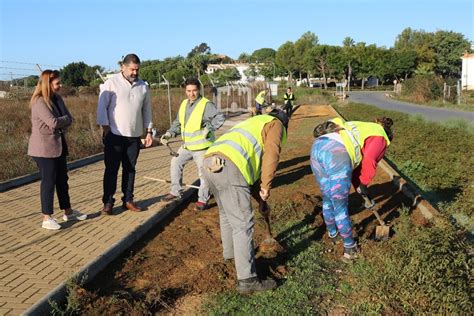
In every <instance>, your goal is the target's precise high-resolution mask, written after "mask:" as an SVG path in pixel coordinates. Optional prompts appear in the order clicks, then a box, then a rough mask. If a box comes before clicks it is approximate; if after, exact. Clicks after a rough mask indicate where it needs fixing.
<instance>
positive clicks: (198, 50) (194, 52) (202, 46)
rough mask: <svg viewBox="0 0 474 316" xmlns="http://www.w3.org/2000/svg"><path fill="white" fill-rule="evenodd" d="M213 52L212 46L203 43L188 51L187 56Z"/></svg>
mask: <svg viewBox="0 0 474 316" xmlns="http://www.w3.org/2000/svg"><path fill="white" fill-rule="evenodd" d="M210 53H211V48H210V47H209V45H207V44H206V43H201V44H199V45H196V46H194V48H193V49H191V51H190V52H189V53H188V56H187V58H192V57H194V56H196V55H208V54H210Z"/></svg>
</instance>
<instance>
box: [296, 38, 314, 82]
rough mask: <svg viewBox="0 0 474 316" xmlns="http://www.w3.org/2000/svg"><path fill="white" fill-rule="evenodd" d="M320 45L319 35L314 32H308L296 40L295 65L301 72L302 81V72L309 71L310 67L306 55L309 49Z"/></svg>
mask: <svg viewBox="0 0 474 316" xmlns="http://www.w3.org/2000/svg"><path fill="white" fill-rule="evenodd" d="M316 45H318V37H317V36H316V35H315V34H314V33H313V32H309V31H308V32H306V33H304V34H303V35H301V37H300V38H299V39H298V40H297V41H296V42H295V45H294V53H295V66H296V70H297V71H298V73H299V77H300V81H301V80H302V73H303V72H304V71H305V72H306V73H308V71H309V70H310V69H308V68H309V65H306V64H305V60H306V59H305V56H306V55H307V54H308V53H309V51H310V50H311V49H312V48H313V47H315V46H316Z"/></svg>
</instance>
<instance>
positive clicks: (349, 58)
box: [341, 36, 355, 91]
mask: <svg viewBox="0 0 474 316" xmlns="http://www.w3.org/2000/svg"><path fill="white" fill-rule="evenodd" d="M354 45H355V41H354V39H352V38H351V37H349V36H347V37H345V38H344V40H343V41H342V55H341V57H342V58H343V60H344V61H345V63H346V65H347V79H348V80H347V81H348V82H347V84H348V85H347V90H348V91H350V90H351V81H352V70H353V67H354V64H355V62H354V61H355V59H354V55H353V50H354V49H353V47H354Z"/></svg>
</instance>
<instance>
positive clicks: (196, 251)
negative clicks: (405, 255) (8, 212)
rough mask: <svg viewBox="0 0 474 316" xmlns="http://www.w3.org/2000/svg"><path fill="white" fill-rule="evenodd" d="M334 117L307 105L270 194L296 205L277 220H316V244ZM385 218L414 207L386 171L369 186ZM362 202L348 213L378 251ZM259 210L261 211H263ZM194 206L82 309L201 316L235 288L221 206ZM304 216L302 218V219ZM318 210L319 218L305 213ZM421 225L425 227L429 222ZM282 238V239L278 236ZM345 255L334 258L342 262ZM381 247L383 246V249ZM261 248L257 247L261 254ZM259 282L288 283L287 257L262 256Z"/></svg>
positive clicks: (109, 276)
mask: <svg viewBox="0 0 474 316" xmlns="http://www.w3.org/2000/svg"><path fill="white" fill-rule="evenodd" d="M334 116H335V114H334V112H333V110H332V108H330V107H327V106H314V105H313V106H311V105H307V106H302V107H300V108H299V109H298V110H297V111H296V113H295V114H294V116H293V117H292V119H291V121H290V127H289V136H288V143H287V146H284V147H283V152H282V156H281V159H280V165H279V170H278V172H277V175H276V178H275V180H274V186H275V188H274V189H273V190H272V191H271V197H270V200H269V203H270V204H273V205H275V204H278V203H289V202H291V203H293V205H297V206H298V207H297V208H296V209H293V212H294V213H295V214H274V215H273V217H272V220H273V221H284V220H287V219H294V218H304V217H305V216H306V217H308V216H309V217H310V219H311V221H313V224H312V225H313V227H314V230H315V233H314V239H315V241H316V242H318V241H319V242H327V240H326V239H327V237H326V235H327V234H324V232H325V227H324V224H323V220H322V216H321V198H320V192H319V189H318V187H317V185H316V183H315V180H314V176H313V175H312V172H311V169H310V166H309V151H310V146H311V144H312V141H313V137H312V129H313V127H314V126H315V125H316V124H318V123H320V122H322V121H323V120H326V119H328V118H330V117H334ZM370 190H371V192H373V195H374V198H375V201H376V203H377V206H376V208H377V210H378V211H379V212H380V214H381V215H382V217H383V218H384V219H385V220H386V221H387V222H388V223H389V224H393V222H394V221H396V218H397V217H398V212H397V211H396V209H397V208H398V207H400V205H401V204H402V203H407V201H406V200H405V198H404V196H403V195H402V194H401V193H400V192H396V191H395V189H393V186H392V184H391V182H390V177H389V175H387V174H384V173H383V171H382V170H381V168H379V170H378V173H377V176H376V178H375V180H374V182H373V184H372V185H371V186H370ZM360 205H361V199H360V198H359V197H358V196H356V194H354V193H353V194H351V195H350V198H349V207H350V210H351V217H352V220H353V223H354V230H355V233H356V234H357V235H358V236H364V237H365V238H367V239H368V241H367V242H366V243H365V249H362V251H363V252H365V251H370V248H371V247H373V246H374V245H375V242H374V241H372V238H373V236H374V232H375V227H376V226H377V222H376V219H375V216H374V215H373V214H372V212H371V211H368V210H364V209H361V207H360ZM256 207H257V206H256V204H255V209H256ZM193 208H194V203H193V202H192V201H191V203H190V204H189V205H187V206H185V207H184V208H183V209H181V210H177V211H176V213H175V214H174V217H173V218H170V219H168V220H167V221H166V222H165V223H163V224H162V225H160V226H159V227H156V228H154V229H153V231H151V232H150V233H148V234H147V236H146V237H145V238H144V239H143V240H141V241H140V242H138V243H137V244H136V245H135V246H134V247H133V248H132V249H131V251H130V253H128V254H127V255H125V256H124V257H122V258H120V259H117V260H116V261H115V262H113V263H112V264H111V265H110V266H109V267H107V268H106V270H105V271H104V272H102V273H101V274H100V275H99V276H98V277H97V278H96V279H95V280H94V281H93V282H92V283H91V284H89V285H87V286H86V288H85V289H78V290H77V294H78V295H79V297H80V300H81V302H82V303H81V304H82V307H81V309H82V311H83V312H85V313H86V314H102V315H103V314H110V315H112V314H117V313H119V314H136V315H138V314H145V313H146V314H148V313H151V314H162V313H163V314H196V313H198V312H199V309H200V307H201V304H202V302H203V298H204V297H205V296H207V295H209V294H212V293H217V292H222V291H229V290H233V288H234V287H235V282H236V280H235V268H234V265H233V262H224V260H223V258H222V246H221V242H220V233H219V217H218V209H217V205H216V204H215V202H214V201H213V200H211V208H210V209H209V210H206V211H204V212H196V211H195V210H194V209H193ZM299 210H301V212H302V214H298V212H300V211H299ZM304 210H311V213H312V214H303V213H304V212H305V211H304ZM413 216H414V219H415V221H416V222H419V223H420V224H424V222H423V219H422V217H420V216H417V214H414V215H413ZM256 218H257V224H256V228H255V245H258V244H259V243H260V242H261V241H263V239H264V233H265V228H264V227H265V226H264V225H263V221H262V219H261V217H259V216H257V215H256ZM275 237H276V239H277V240H278V235H277V236H275ZM339 247H341V249H336V250H335V251H334V252H332V253H330V254H327V255H329V256H333V257H334V260H338V259H339V258H340V256H341V255H342V245H340V246H339ZM377 247H380V243H379V244H378V246H377ZM257 250H258V249H257ZM257 267H258V268H257V269H258V273H259V275H260V276H265V275H272V276H273V277H275V278H282V277H284V275H285V274H286V273H287V272H286V268H285V256H284V254H283V255H279V256H278V257H277V258H275V259H265V258H263V257H262V256H260V255H258V259H257Z"/></svg>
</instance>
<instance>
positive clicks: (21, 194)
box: [0, 115, 247, 315]
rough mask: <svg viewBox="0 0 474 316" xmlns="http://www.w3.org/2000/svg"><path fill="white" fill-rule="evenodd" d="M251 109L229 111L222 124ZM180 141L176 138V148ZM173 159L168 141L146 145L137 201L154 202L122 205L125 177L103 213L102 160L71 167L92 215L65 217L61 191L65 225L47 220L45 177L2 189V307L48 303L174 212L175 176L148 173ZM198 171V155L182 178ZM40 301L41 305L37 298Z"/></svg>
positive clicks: (1, 311)
mask: <svg viewBox="0 0 474 316" xmlns="http://www.w3.org/2000/svg"><path fill="white" fill-rule="evenodd" d="M246 117H247V116H246V115H243V116H240V117H234V118H232V119H229V120H228V121H226V123H225V125H224V127H223V128H222V129H221V131H224V130H226V129H228V128H229V127H230V126H232V125H233V124H235V123H236V122H238V121H240V120H242V119H245V118H246ZM179 145H180V144H179V143H178V142H176V143H173V144H171V146H172V147H173V148H174V149H175V150H177V149H178V147H179ZM170 160H171V156H170V155H169V152H168V150H167V148H166V147H164V146H158V147H153V148H149V149H146V150H142V151H141V152H140V157H139V160H138V164H137V176H136V182H135V201H136V202H137V204H138V205H140V206H142V207H143V206H145V207H147V210H146V211H144V212H141V213H132V212H130V211H123V210H122V208H121V203H120V202H121V201H120V198H121V192H120V177H119V180H118V186H117V187H118V193H116V195H115V198H116V200H117V202H116V207H115V208H114V215H113V216H103V215H100V210H101V208H102V206H103V205H102V201H101V196H102V177H103V172H104V165H103V162H102V161H100V162H97V163H94V164H91V165H88V166H85V167H82V168H79V169H76V170H72V171H70V172H69V178H70V179H69V186H70V189H69V191H70V195H71V203H72V206H73V208H75V209H77V210H80V211H81V212H83V213H86V214H88V216H89V219H87V220H85V221H82V222H78V221H73V222H67V223H63V222H62V219H61V216H62V212H60V211H59V208H58V204H57V199H56V198H55V214H54V217H55V218H56V219H57V220H58V222H59V223H61V226H62V227H63V228H62V229H60V230H58V231H48V230H46V229H43V228H41V220H42V215H41V211H40V210H41V207H40V200H39V181H36V182H34V183H31V184H28V185H24V186H21V187H18V188H16V189H12V190H9V191H7V192H3V193H0V205H2V208H1V209H0V214H1V219H0V232H1V237H0V315H19V314H21V313H24V312H25V311H28V312H35V313H38V312H40V311H44V307H45V306H48V305H47V298H48V296H49V294H51V293H53V292H55V291H56V292H57V293H56V294H57V295H59V294H58V293H60V289H61V288H62V290H63V289H64V282H65V281H66V280H67V279H68V278H70V277H71V276H72V275H74V274H76V273H78V272H84V271H86V270H87V271H88V273H89V274H91V272H92V274H94V273H97V272H98V271H99V269H100V268H104V267H105V266H106V264H108V263H109V262H110V261H112V260H113V259H114V258H115V257H116V256H117V255H118V254H119V251H123V250H124V249H126V248H127V247H128V246H130V245H131V243H133V241H135V240H136V239H138V238H139V237H140V236H141V235H143V233H145V232H146V230H148V229H149V228H151V226H152V225H153V224H155V223H156V222H157V221H159V220H161V219H162V218H163V217H164V216H165V215H166V214H167V213H169V212H171V211H172V210H173V208H174V207H173V204H172V205H170V206H168V207H167V205H166V204H165V203H163V202H161V201H160V199H161V197H162V196H163V195H165V194H167V193H168V191H169V184H166V183H161V182H154V181H150V180H147V179H144V178H143V177H144V176H145V175H147V176H149V177H153V178H162V179H169V165H170ZM119 174H120V172H119ZM197 179H198V178H197V170H196V167H195V164H194V163H192V162H191V163H189V164H188V165H187V166H186V168H185V171H184V179H183V182H185V183H189V184H190V183H193V182H195V181H197ZM194 191H195V190H193V191H188V193H187V195H188V196H189V195H190V194H191V193H192V192H194ZM174 206H175V204H174ZM160 213H163V214H164V215H160ZM165 213H166V214H165ZM92 270H93V271H92ZM89 276H90V275H89ZM53 297H54V295H53ZM40 303H41V305H42V306H38V305H39V304H40ZM32 306H33V307H34V309H31V308H32Z"/></svg>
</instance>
